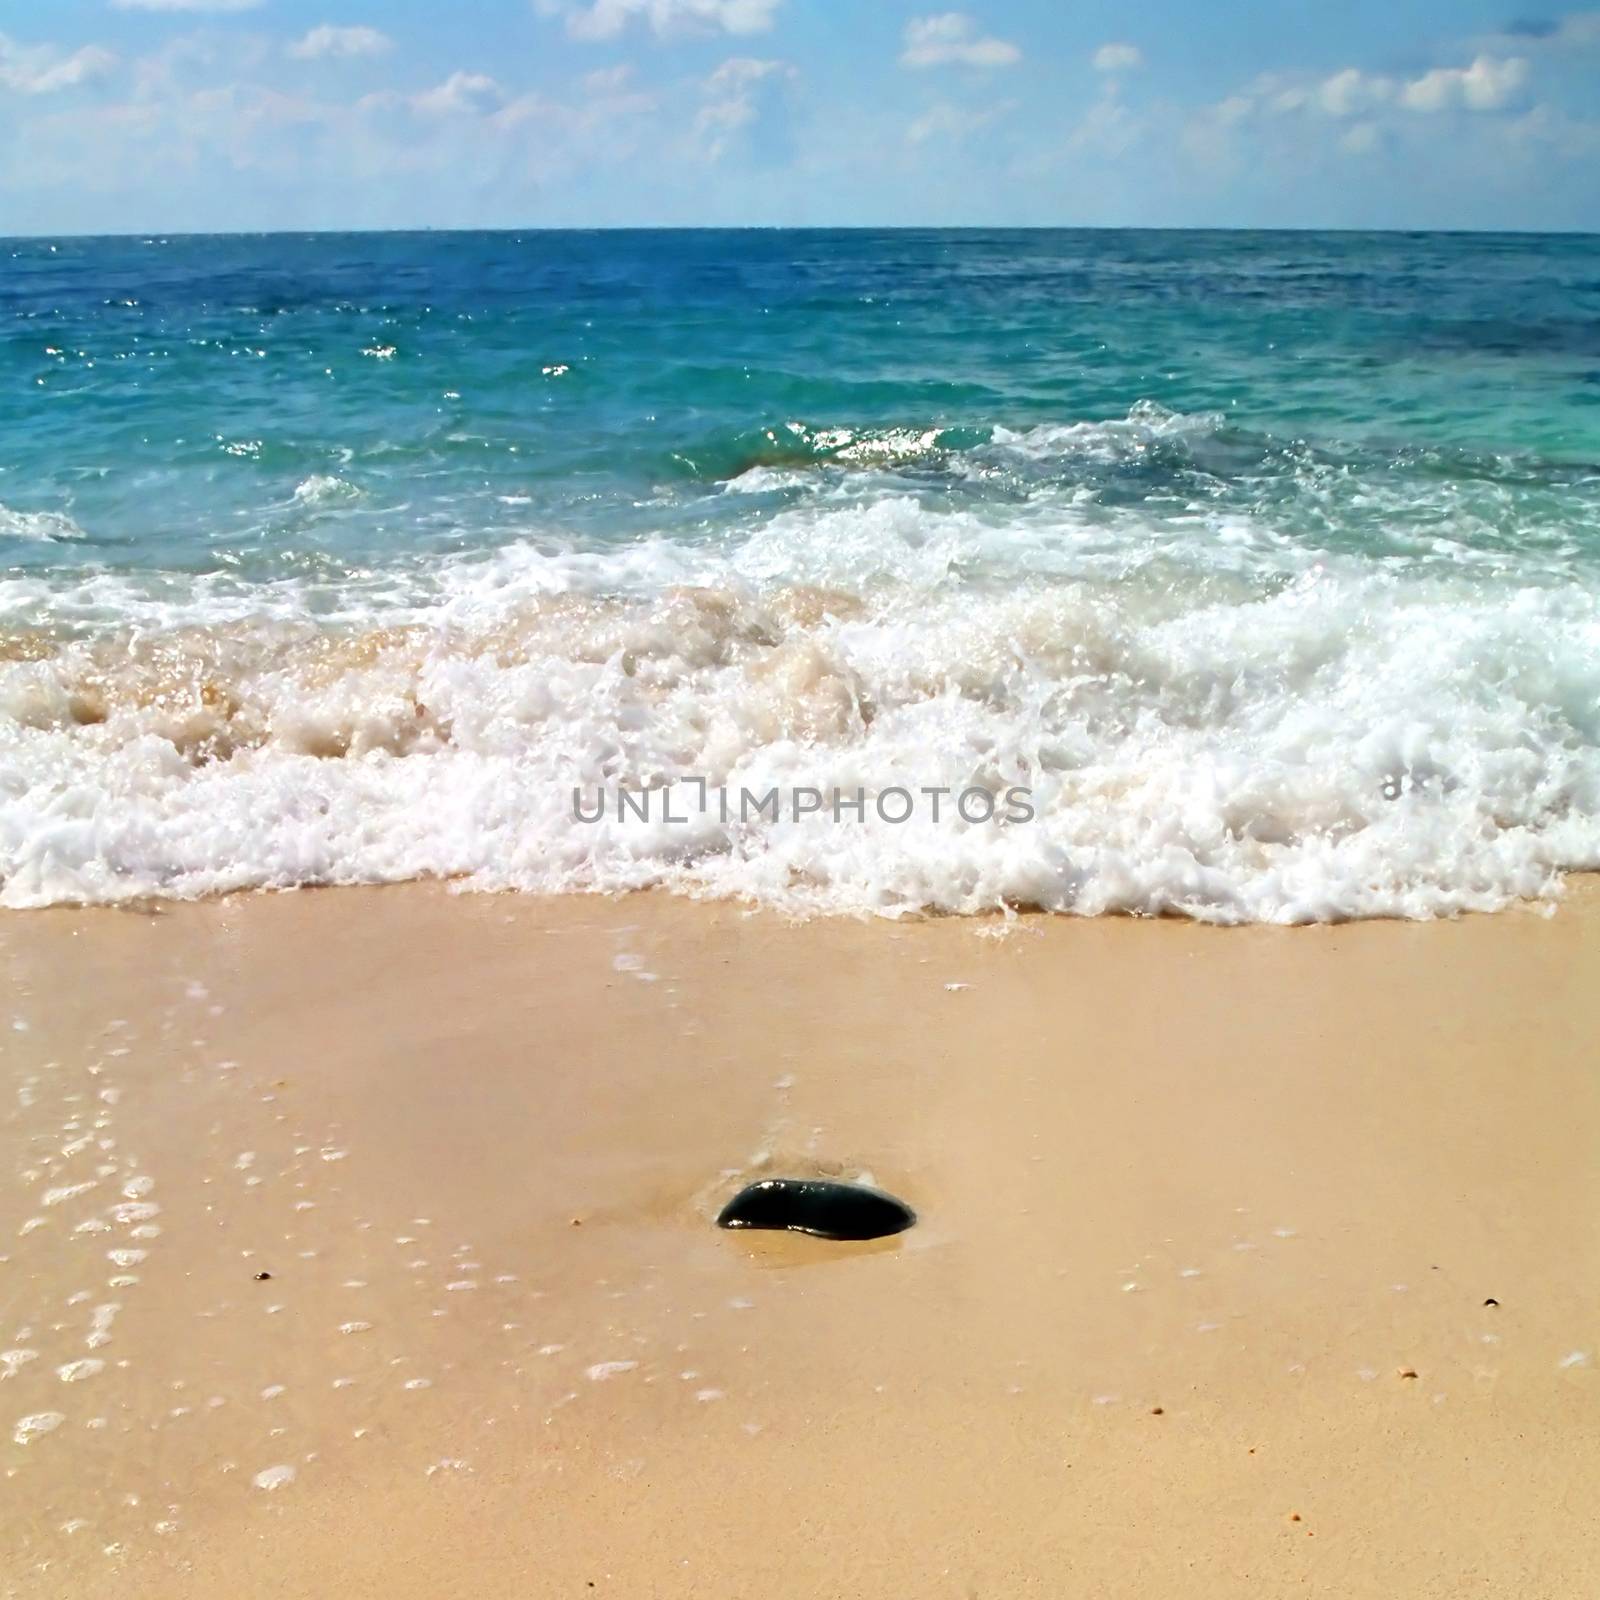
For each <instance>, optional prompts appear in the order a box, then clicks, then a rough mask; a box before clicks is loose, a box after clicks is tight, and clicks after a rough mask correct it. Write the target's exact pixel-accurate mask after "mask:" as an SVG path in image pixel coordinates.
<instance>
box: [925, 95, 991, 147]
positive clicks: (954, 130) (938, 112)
mask: <svg viewBox="0 0 1600 1600" xmlns="http://www.w3.org/2000/svg"><path fill="white" fill-rule="evenodd" d="M1015 104H1016V102H1015V101H1013V100H1008V101H1006V102H1005V103H1004V104H1003V105H998V106H953V105H951V104H950V103H949V102H948V101H944V100H941V101H939V102H937V103H936V104H934V105H931V106H929V107H928V109H927V110H926V111H924V112H923V113H922V115H921V116H920V117H918V118H917V119H916V121H914V122H913V123H912V124H911V125H910V127H908V128H907V129H906V141H907V143H909V144H925V143H926V142H927V141H928V140H930V139H950V140H955V141H959V140H962V139H965V138H966V137H967V135H968V134H971V133H977V132H978V130H979V129H981V128H987V127H988V126H989V124H990V123H991V122H993V121H995V119H996V118H998V117H1002V116H1004V115H1005V114H1006V112H1008V111H1010V110H1011V109H1012V107H1013V106H1014V105H1015Z"/></svg>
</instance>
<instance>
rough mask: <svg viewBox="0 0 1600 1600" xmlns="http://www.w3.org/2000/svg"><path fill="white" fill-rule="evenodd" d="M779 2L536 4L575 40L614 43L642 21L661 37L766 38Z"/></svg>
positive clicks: (539, 0)
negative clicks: (721, 35)
mask: <svg viewBox="0 0 1600 1600" xmlns="http://www.w3.org/2000/svg"><path fill="white" fill-rule="evenodd" d="M782 3H783V0H588V3H587V4H584V3H582V0H535V4H536V6H537V8H538V10H539V11H540V12H541V13H542V14H543V15H545V16H547V17H563V18H565V20H566V24H567V32H568V33H569V34H571V35H572V37H573V38H574V39H588V40H600V39H615V38H616V37H617V36H618V35H619V34H621V33H622V32H623V31H624V30H625V29H626V28H627V27H629V25H630V24H632V23H634V22H642V23H643V24H645V26H646V27H648V28H649V29H650V31H651V32H652V33H654V34H656V35H657V37H661V36H663V35H666V34H673V33H732V34H751V33H765V32H766V31H767V30H768V29H769V28H770V27H771V26H772V24H773V19H774V15H775V13H776V12H777V9H778V7H779V6H780V5H781V4H782Z"/></svg>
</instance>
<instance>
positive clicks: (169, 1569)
mask: <svg viewBox="0 0 1600 1600" xmlns="http://www.w3.org/2000/svg"><path fill="white" fill-rule="evenodd" d="M1000 931H1001V925H1000V924H998V923H994V924H987V925H985V924H980V923H977V922H974V921H931V922H918V923H909V924H900V925H896V924H885V923H874V924H858V923H853V922H824V921H819V922H812V923H808V924H805V925H800V926H793V925H789V924H786V923H784V922H782V921H780V920H779V919H776V918H773V917H770V916H752V915H747V914H745V913H743V912H742V911H740V910H739V909H738V908H736V907H732V906H728V905H703V904H692V903H688V902H685V901H680V900H672V899H668V898H665V897H661V896H639V897H634V898H630V899H624V900H618V901H604V900H582V899H573V900H566V901H555V902H552V901H547V900H538V899H533V898H520V897H510V896H507V897H495V896H461V895H453V894H450V893H448V892H447V891H445V890H444V889H441V888H438V887H433V886H415V885H413V886H404V887H397V888H390V889H377V890H333V891H315V892H307V891H302V892H299V893H295V894H289V895H278V896H241V897H236V898H230V899H224V900H218V901H213V902H208V903H203V904H198V905H177V906H172V905H169V906H163V907H160V908H158V909H156V910H155V911H153V912H152V911H148V910H132V911H109V910H95V911H83V912H76V911H49V912H38V913H25V914H13V915H10V916H7V917H5V918H3V919H0V978H3V981H4V986H5V988H4V996H3V1005H0V1049H3V1051H4V1060H5V1064H4V1068H3V1078H4V1082H3V1099H0V1106H3V1111H0V1154H3V1161H0V1176H3V1178H4V1180H5V1184H4V1188H3V1191H0V1192H3V1194H4V1197H5V1198H4V1201H3V1207H0V1258H3V1262H0V1317H3V1319H4V1321H3V1325H0V1350H3V1351H5V1352H7V1354H6V1355H5V1356H3V1357H0V1372H4V1373H6V1374H7V1375H6V1376H3V1377H0V1467H3V1470H4V1472H5V1474H6V1476H5V1480H4V1492H3V1496H0V1523H3V1529H0V1533H3V1541H0V1542H3V1544H4V1546H5V1547H6V1548H7V1550H8V1551H9V1552H10V1555H9V1556H8V1558H7V1560H6V1562H5V1571H4V1576H3V1578H0V1590H3V1592H4V1593H6V1594H15V1595H26V1596H33V1595H50V1596H55V1595H59V1596H73V1597H75V1600H79V1597H96V1596H119V1597H121V1596H152V1597H154V1596H159V1597H161V1600H187V1597H205V1600H217V1597H220V1596H225V1595H226V1596H291V1595H293V1596H319V1597H321V1596H329V1595H338V1596H340V1597H341V1600H355V1597H361V1596H384V1597H392V1600H410V1597H417V1600H421V1597H429V1600H441V1597H453V1596H468V1595H470V1596H474V1597H491V1600H498V1597H508V1600H509V1597H513V1596H516V1597H526V1596H547V1595H548V1596H556V1595H586V1594H590V1593H594V1594H606V1593H610V1594H615V1595H622V1596H628V1597H636V1596H662V1597H673V1596H689V1595H694V1596H704V1597H711V1596H727V1597H755V1596H761V1597H763V1600H773V1597H785V1596H818V1597H824V1596H826V1597H835V1596H860V1597H864V1600H868V1597H870V1600H900V1597H906V1600H912V1597H915V1600H924V1597H934V1596H943V1595H950V1596H961V1597H967V1596H992V1597H1005V1600H1014V1597H1018V1596H1033V1595H1037V1596H1049V1597H1061V1596H1090V1595H1092V1596H1096V1597H1121V1596H1140V1597H1152V1600H1153V1597H1161V1600H1186V1597H1191V1596H1192V1597H1195V1600H1200V1597H1205V1600H1227V1597H1232V1596H1243V1595H1252V1596H1256V1595H1271V1596H1280V1595H1286V1594H1291V1593H1292V1594H1312V1595H1326V1596H1330V1597H1331V1596H1337V1597H1340V1600H1363V1597H1369V1596H1370V1597H1373V1600H1377V1597H1383V1600H1397V1597H1405V1600H1423V1597H1431V1596H1445V1595H1450V1596H1455V1595H1468V1594H1473V1595H1476V1594H1483V1593H1492V1594H1503V1595H1511V1596H1515V1597H1516V1600H1539V1597H1545V1596H1550V1597H1558V1596H1559V1597H1573V1600H1578V1597H1582V1600H1589V1597H1591V1596H1593V1595H1594V1594H1596V1593H1597V1592H1600V1546H1597V1545H1596V1543H1595V1541H1594V1539H1593V1537H1592V1534H1593V1528H1592V1519H1593V1498H1594V1490H1595V1486H1596V1484H1597V1483H1600V1371H1597V1369H1596V1359H1597V1357H1596V1351H1597V1347H1600V1294H1597V1290H1600V1153H1597V1152H1600V1062H1597V1059H1596V1045H1595V1040H1596V1023H1597V1020H1600V1019H1597V1012H1600V1001H1597V998H1596V994H1597V984H1596V974H1597V973H1600V894H1596V892H1595V891H1594V889H1593V887H1592V886H1589V885H1584V886H1580V887H1578V888H1577V889H1575V891H1574V892H1573V893H1572V894H1571V895H1570V896H1569V897H1568V899H1567V901H1566V902H1565V903H1564V905H1563V906H1562V909H1561V910H1560V911H1559V913H1558V914H1557V915H1556V916H1554V917H1553V918H1546V917H1544V916H1541V915H1539V914H1537V913H1535V912H1532V911H1516V912H1511V913H1507V914H1504V915H1501V916H1497V917H1480V918H1469V919H1465V920H1462V921H1460V922H1454V923H1440V924H1432V925H1417V924H1397V923H1365V924H1356V925H1348V926H1341V927H1332V928H1304V929H1274V928H1261V927H1254V928H1245V929H1236V930H1223V929H1214V928H1202V927H1196V926H1192V925H1188V924H1181V923H1176V922H1134V921H1127V920H1112V919H1101V920H1095V921H1075V920H1070V919H1038V918H1035V919H1022V920H1021V921H1020V922H1018V923H1017V924H1015V925H1014V927H1013V929H1012V930H1011V931H1010V932H1009V934H1008V935H1007V936H1005V937H994V936H993V935H995V934H997V933H999V932H1000ZM957 985H961V986H963V987H957ZM813 1171H837V1172H843V1173H845V1174H849V1175H857V1174H860V1173H868V1174H870V1175H871V1176H872V1178H873V1179H874V1180H876V1181H877V1182H878V1183H880V1184H882V1185H884V1186H885V1187H887V1188H889V1189H891V1190H893V1191H894V1192H895V1193H897V1194H900V1195H902V1196H904V1197H905V1198H906V1199H907V1200H908V1201H909V1202H910V1203H911V1204H912V1205H914V1206H915V1207H916V1208H917V1210H918V1212H919V1214H920V1219H921V1220H920V1222H919V1225H918V1226H917V1227H916V1228H914V1229H913V1230H912V1231H911V1232H909V1233H907V1234H904V1235H902V1236H900V1237H898V1238H896V1239H893V1240H889V1241H883V1242H879V1243H876V1244H867V1245H838V1244H827V1243H823V1242H820V1241H815V1240H808V1239H802V1238H798V1237H794V1236H776V1235H737V1234H729V1233H725V1232H722V1231H719V1230H717V1229H716V1228H715V1227H713V1226H712V1221H711V1219H712V1217H713V1216H714V1214H715V1211H716V1208H717V1206H718V1204H719V1203H720V1202H721V1201H722V1200H723V1199H724V1198H725V1197H726V1196H727V1195H729V1194H731V1193H732V1192H733V1191H734V1189H735V1188H736V1187H737V1186H738V1185H739V1183H741V1182H742V1181H744V1180H745V1179H746V1178H747V1177H749V1176H752V1175H756V1174H759V1173H764V1172H772V1173H777V1172H813ZM155 1208H159V1209H155ZM110 1252H117V1254H116V1255H115V1256H113V1255H111V1254H109V1253H110ZM259 1274H268V1275H269V1276H266V1277H258V1275H259ZM1491 1301H1493V1302H1498V1303H1497V1304H1490V1303H1487V1302H1491ZM108 1308H115V1309H108ZM30 1351H31V1352H33V1354H32V1355H31V1356H30V1355H28V1354H27V1352H30ZM73 1363H90V1365H87V1366H75V1365H71V1364H73ZM94 1363H100V1365H98V1366H95V1365H93V1364H94ZM62 1368H65V1369H66V1373H65V1375H64V1376H63V1375H62V1374H61V1372H60V1371H59V1369H62ZM24 1418H34V1419H41V1418H42V1419H43V1421H42V1422H39V1421H36V1422H34V1423H33V1424H32V1425H31V1427H24V1428H22V1429H21V1431H22V1433H23V1436H24V1438H25V1439H26V1442H22V1443H19V1442H16V1440H15V1439H14V1436H13V1430H14V1429H17V1428H18V1427H19V1424H20V1423H21V1421H22V1419H24ZM55 1418H59V1419H60V1420H59V1422H58V1423H57V1424H56V1425H55V1426H54V1427H53V1428H51V1427H50V1424H51V1421H52V1419H55ZM43 1430H49V1431H43ZM30 1431H31V1435H32V1436H31V1437H29V1436H28V1435H29V1433H30Z"/></svg>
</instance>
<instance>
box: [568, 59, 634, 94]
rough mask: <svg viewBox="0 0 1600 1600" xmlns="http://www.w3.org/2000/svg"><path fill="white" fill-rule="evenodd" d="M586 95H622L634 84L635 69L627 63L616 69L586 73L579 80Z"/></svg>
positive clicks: (609, 68) (605, 68) (604, 68)
mask: <svg viewBox="0 0 1600 1600" xmlns="http://www.w3.org/2000/svg"><path fill="white" fill-rule="evenodd" d="M579 82H580V83H581V85H582V87H583V92H584V93H585V94H594V95H608V94H622V93H623V92H624V91H625V90H626V89H627V88H628V86H629V84H631V83H632V82H633V67H632V66H631V65H630V64H629V63H628V62H626V61H624V62H622V63H621V64H620V65H618V66H615V67H600V68H598V69H597V70H596V71H594V72H586V73H584V75H583V77H582V78H581V79H580V80H579Z"/></svg>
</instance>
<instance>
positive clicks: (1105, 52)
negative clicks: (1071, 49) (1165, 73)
mask: <svg viewBox="0 0 1600 1600" xmlns="http://www.w3.org/2000/svg"><path fill="white" fill-rule="evenodd" d="M1143 65H1144V52H1143V51H1142V50H1141V49H1140V48H1139V47H1138V45H1136V44H1103V45H1101V46H1100V48H1099V49H1098V50H1096V51H1095V53H1094V70H1095V71H1096V72H1132V71H1133V70H1134V69H1135V68H1136V67H1142V66H1143Z"/></svg>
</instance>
